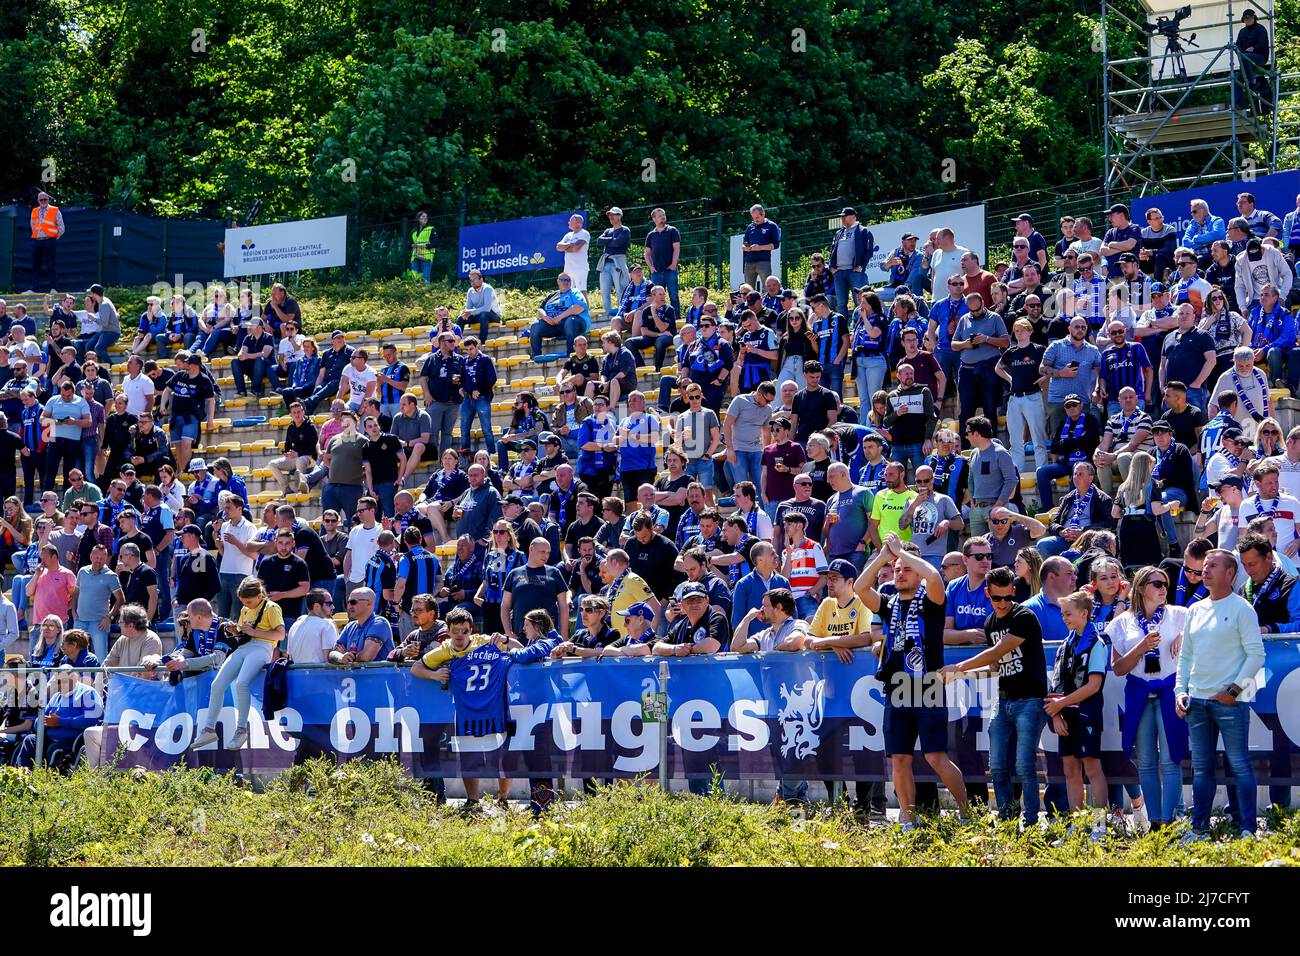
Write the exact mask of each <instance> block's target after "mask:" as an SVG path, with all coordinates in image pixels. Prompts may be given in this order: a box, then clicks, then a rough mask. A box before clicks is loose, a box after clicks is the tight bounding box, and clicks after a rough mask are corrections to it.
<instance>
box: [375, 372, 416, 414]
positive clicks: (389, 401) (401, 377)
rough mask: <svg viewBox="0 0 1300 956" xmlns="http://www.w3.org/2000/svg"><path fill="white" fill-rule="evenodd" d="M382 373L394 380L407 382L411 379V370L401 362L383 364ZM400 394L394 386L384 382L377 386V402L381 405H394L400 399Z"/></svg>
mask: <svg viewBox="0 0 1300 956" xmlns="http://www.w3.org/2000/svg"><path fill="white" fill-rule="evenodd" d="M384 374H385V375H387V376H388V377H389V378H391V379H393V380H394V381H396V382H409V381H410V380H411V370H410V369H409V368H407V367H406V366H405V365H403V364H402V363H401V362H394V363H393V364H392V365H385V366H384ZM402 394H403V393H402V392H400V391H398V389H397V388H396V387H395V386H393V385H389V384H388V383H387V382H385V383H384V384H382V385H380V386H379V403H380V404H381V405H396V404H397V403H398V402H400V401H401V400H402Z"/></svg>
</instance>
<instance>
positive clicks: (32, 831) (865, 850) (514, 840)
mask: <svg viewBox="0 0 1300 956" xmlns="http://www.w3.org/2000/svg"><path fill="white" fill-rule="evenodd" d="M1274 822H1275V824H1276V826H1275V828H1274V830H1273V832H1270V833H1269V834H1267V835H1266V836H1264V837H1261V838H1260V839H1259V840H1254V841H1246V842H1222V843H1209V844H1200V845H1197V846H1193V847H1180V846H1178V845H1177V839H1176V837H1177V835H1178V834H1177V831H1165V832H1163V833H1153V834H1149V835H1147V836H1144V837H1141V838H1136V839H1135V838H1129V837H1122V836H1111V837H1108V838H1107V841H1106V842H1105V844H1094V843H1092V842H1091V841H1089V839H1088V837H1087V829H1088V828H1087V826H1081V827H1079V828H1078V832H1076V833H1075V834H1073V835H1067V834H1066V832H1065V831H1066V824H1065V822H1057V823H1054V824H1052V826H1050V827H1049V828H1048V829H1046V830H1042V831H1035V832H1032V833H1029V834H1026V835H1024V836H1020V835H1017V833H1016V832H1015V827H1014V826H1013V825H1010V824H1006V825H995V824H992V823H975V824H970V825H966V826H962V825H959V824H958V823H957V821H956V820H955V819H954V818H952V817H944V818H943V819H940V820H932V821H930V822H928V823H927V824H926V825H925V826H923V827H921V828H919V829H918V830H917V831H916V832H914V833H911V834H903V833H899V832H897V831H896V830H892V829H881V828H873V829H868V828H865V827H862V826H860V825H858V824H856V823H854V822H853V820H852V819H851V818H850V817H849V816H847V815H846V814H835V815H831V814H827V813H822V814H819V815H818V814H814V815H813V816H812V817H810V818H809V819H807V820H795V819H792V818H791V815H790V814H789V812H788V811H786V810H785V809H784V808H781V807H771V806H766V805H763V806H759V805H754V804H746V803H741V802H737V801H733V800H728V799H721V798H705V797H691V796H687V795H684V794H674V795H667V794H664V793H663V792H662V791H660V790H659V789H658V788H657V787H654V786H647V785H630V784H627V783H622V784H618V785H616V786H614V787H612V788H609V789H607V790H605V791H603V792H602V793H601V794H600V795H599V796H597V797H595V798H592V799H588V800H584V801H582V802H580V803H577V804H571V805H565V806H561V807H559V808H557V809H556V810H555V811H553V812H552V813H551V814H550V815H549V816H548V817H547V818H545V819H544V820H542V821H541V822H534V821H533V820H532V818H531V817H530V816H529V815H528V814H526V813H522V812H520V811H518V810H515V811H512V812H510V813H509V814H507V815H505V816H500V815H496V816H491V817H488V818H485V819H481V820H464V819H461V817H460V816H459V814H458V813H457V812H456V811H455V810H453V809H451V808H449V807H439V806H437V805H435V804H434V802H433V800H432V796H431V794H429V793H428V792H427V791H425V790H423V789H421V788H420V787H419V786H418V785H417V784H416V783H415V782H413V781H412V780H411V779H410V778H409V777H406V776H405V775H404V774H403V773H402V771H401V770H400V769H399V768H398V767H397V765H396V764H395V763H393V762H391V761H389V762H371V761H355V762H352V763H348V764H344V765H342V766H336V765H335V764H333V763H331V762H327V761H324V760H316V761H311V762H309V763H306V764H304V765H301V766H298V767H295V768H293V769H292V770H291V771H290V772H288V773H286V774H284V775H282V776H280V777H278V778H276V779H275V780H273V781H271V782H270V783H268V784H266V786H265V787H264V788H262V787H259V788H257V789H256V790H255V789H250V788H249V787H248V786H247V785H246V784H243V783H241V782H239V781H238V780H236V779H235V778H233V777H231V776H228V775H221V774H217V775H214V774H212V773H211V772H209V771H203V770H176V771H169V772H166V773H144V772H142V771H141V772H138V773H109V772H102V771H91V770H84V769H83V770H80V771H77V772H76V773H75V774H73V775H72V776H71V777H60V776H58V775H55V774H52V773H49V772H47V771H39V772H36V773H30V774H29V773H27V772H24V771H18V770H14V769H11V768H7V767H6V768H3V769H2V770H0V865H15V864H25V865H28V866H70V865H90V866H110V865H127V866H155V865H156V866H191V865H231V864H234V865H245V866H252V865H330V866H337V865H341V866H354V865H375V866H378V865H385V866H407V865H455V866H483V865H494V866H500V865H508V866H724V865H737V864H739V865H754V866H788V865H796V866H872V865H877V866H879V865H889V866H900V865H927V866H1024V865H1031V866H1061V865H1071V866H1080V865H1087V866H1147V865H1162V866H1169V865H1173V866H1180V865H1182V866H1186V865H1198V864H1210V865H1247V866H1249V865H1263V864H1267V865H1279V864H1282V865H1295V864H1297V863H1300V850H1297V849H1296V844H1297V842H1300V817H1297V816H1295V815H1291V816H1287V817H1284V818H1282V819H1280V820H1277V821H1274ZM1057 840H1060V841H1061V845H1059V846H1053V845H1052V844H1053V842H1055V841H1057Z"/></svg>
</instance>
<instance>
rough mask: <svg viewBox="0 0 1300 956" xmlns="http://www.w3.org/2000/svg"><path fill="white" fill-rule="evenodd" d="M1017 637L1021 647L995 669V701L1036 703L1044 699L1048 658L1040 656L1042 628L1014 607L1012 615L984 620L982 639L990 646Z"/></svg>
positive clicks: (1029, 614) (1030, 615)
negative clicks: (1030, 701) (1037, 700)
mask: <svg viewBox="0 0 1300 956" xmlns="http://www.w3.org/2000/svg"><path fill="white" fill-rule="evenodd" d="M1008 636H1010V637H1018V638H1020V639H1021V644H1020V646H1019V647H1017V648H1016V649H1015V650H1014V651H1012V652H1011V653H1010V654H1008V655H1006V656H1005V657H1003V658H1002V659H1001V660H999V661H998V662H997V664H996V665H995V666H996V667H997V669H998V697H999V698H1000V699H1002V700H1035V699H1038V698H1042V697H1046V696H1047V658H1046V657H1044V655H1043V627H1042V625H1041V624H1039V623H1038V618H1037V617H1035V616H1034V612H1033V611H1031V610H1029V609H1028V608H1027V607H1023V606H1021V605H1019V604H1014V605H1012V607H1011V613H1010V614H1008V615H1007V616H1006V617H1003V618H999V617H997V616H996V615H993V614H990V615H989V616H988V617H987V618H986V619H985V620H984V638H985V640H987V641H988V643H989V645H990V646H992V645H994V644H996V643H998V641H1000V640H1002V639H1003V638H1004V637H1008Z"/></svg>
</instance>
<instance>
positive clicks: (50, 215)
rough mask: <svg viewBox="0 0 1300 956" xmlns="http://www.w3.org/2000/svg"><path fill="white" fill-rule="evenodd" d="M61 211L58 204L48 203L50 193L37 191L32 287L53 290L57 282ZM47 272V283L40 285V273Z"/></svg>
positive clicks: (34, 215)
mask: <svg viewBox="0 0 1300 956" xmlns="http://www.w3.org/2000/svg"><path fill="white" fill-rule="evenodd" d="M64 229H65V227H64V225H63V213H62V212H60V211H59V207H58V206H52V205H50V194H49V193H46V192H42V193H39V194H38V195H37V196H36V208H35V209H33V210H32V288H33V289H42V288H48V289H49V290H50V291H51V292H53V291H54V290H55V286H56V284H57V282H58V270H57V258H56V256H55V250H56V249H57V248H58V242H59V237H60V236H62V235H63V232H64ZM42 272H46V274H47V279H46V282H47V285H45V286H42V285H41V273H42Z"/></svg>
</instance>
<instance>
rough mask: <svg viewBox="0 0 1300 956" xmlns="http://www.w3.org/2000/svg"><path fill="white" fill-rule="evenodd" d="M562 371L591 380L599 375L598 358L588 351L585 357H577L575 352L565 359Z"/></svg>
mask: <svg viewBox="0 0 1300 956" xmlns="http://www.w3.org/2000/svg"><path fill="white" fill-rule="evenodd" d="M564 371H565V373H566V374H568V375H581V376H583V377H584V378H585V379H586V380H587V381H588V382H592V381H595V380H596V379H597V378H599V377H600V359H598V358H596V356H594V355H592V354H591V353H590V352H588V353H587V356H586V358H578V356H577V354H576V353H575V354H573V355H570V356H569V357H568V359H567V360H566V361H565V363H564Z"/></svg>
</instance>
